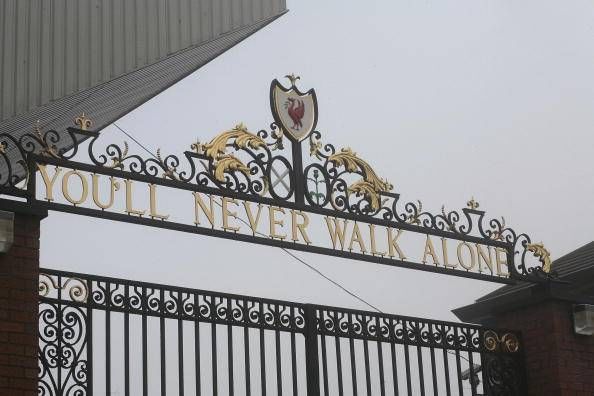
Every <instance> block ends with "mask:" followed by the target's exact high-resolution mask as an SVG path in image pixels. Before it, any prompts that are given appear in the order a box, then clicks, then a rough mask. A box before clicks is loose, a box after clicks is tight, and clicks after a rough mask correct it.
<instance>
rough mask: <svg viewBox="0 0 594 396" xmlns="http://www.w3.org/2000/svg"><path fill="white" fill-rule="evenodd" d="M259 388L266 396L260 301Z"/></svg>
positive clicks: (262, 319) (262, 323) (262, 310)
mask: <svg viewBox="0 0 594 396" xmlns="http://www.w3.org/2000/svg"><path fill="white" fill-rule="evenodd" d="M260 386H261V388H262V389H261V392H262V396H266V345H265V344H264V302H262V301H260Z"/></svg>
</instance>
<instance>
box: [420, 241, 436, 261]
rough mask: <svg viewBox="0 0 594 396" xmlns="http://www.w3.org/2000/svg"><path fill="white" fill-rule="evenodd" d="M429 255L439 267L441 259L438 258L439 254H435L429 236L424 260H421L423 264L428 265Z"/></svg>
mask: <svg viewBox="0 0 594 396" xmlns="http://www.w3.org/2000/svg"><path fill="white" fill-rule="evenodd" d="M427 255H429V256H431V258H432V259H433V264H435V265H439V259H438V258H437V254H435V248H434V247H433V242H432V241H431V238H429V235H427V240H426V241H425V252H424V253H423V260H421V261H422V262H423V264H427Z"/></svg>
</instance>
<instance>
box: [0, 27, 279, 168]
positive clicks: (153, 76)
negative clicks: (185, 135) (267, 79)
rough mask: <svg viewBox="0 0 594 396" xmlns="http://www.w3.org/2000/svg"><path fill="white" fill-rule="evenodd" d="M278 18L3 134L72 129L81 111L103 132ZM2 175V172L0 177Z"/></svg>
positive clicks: (54, 105)
mask: <svg viewBox="0 0 594 396" xmlns="http://www.w3.org/2000/svg"><path fill="white" fill-rule="evenodd" d="M279 16H280V15H279ZM276 18H278V16H274V17H272V18H268V19H265V20H262V21H260V22H259V23H256V24H252V25H250V26H248V27H244V28H241V29H238V30H235V31H233V32H230V33H228V34H225V35H223V36H219V37H218V38H216V39H214V40H210V41H207V42H205V43H203V44H202V45H199V46H193V47H190V48H187V49H184V50H181V51H178V52H176V53H175V54H173V55H171V56H169V57H166V58H164V59H161V60H160V61H158V62H155V63H153V64H150V65H147V66H145V67H143V68H140V69H138V70H135V71H133V72H130V73H127V74H125V75H123V76H120V77H118V78H115V79H113V80H110V81H108V82H106V83H103V84H99V85H97V86H95V87H92V88H90V89H87V90H85V91H82V92H78V93H75V94H73V95H70V96H66V97H64V98H62V99H60V100H56V101H52V102H50V103H47V104H45V105H43V106H40V107H37V108H36V109H34V110H32V111H30V112H27V113H22V114H20V115H19V116H17V117H14V118H12V119H10V120H6V121H4V122H2V123H0V134H1V133H9V134H11V135H13V136H15V137H17V138H18V137H19V136H22V135H23V134H25V133H28V132H31V131H32V127H33V125H34V124H35V122H36V121H37V120H40V122H41V125H42V129H43V130H48V129H55V130H58V131H62V130H64V129H65V128H66V127H68V126H72V125H73V122H72V120H73V119H74V117H76V116H77V115H79V114H80V113H82V112H85V113H86V114H88V115H89V116H90V117H91V118H92V120H93V121H94V123H95V125H94V127H93V129H96V130H100V129H102V128H104V127H105V126H107V125H109V124H110V123H112V122H113V121H114V120H116V119H118V118H120V117H121V116H122V115H124V114H126V113H127V112H129V111H131V110H132V109H134V108H136V107H137V106H139V105H141V104H142V103H144V102H145V101H147V100H149V99H150V98H152V97H153V96H155V95H156V94H158V93H159V92H161V91H163V90H164V89H166V88H167V87H169V86H171V85H172V84H174V83H175V82H177V81H178V80H180V79H181V78H183V77H185V76H187V75H188V74H190V73H192V72H193V71H195V70H197V69H198V68H200V67H201V66H202V65H204V64H205V63H207V62H209V61H210V60H212V59H214V58H215V57H217V56H219V55H220V54H221V53H223V52H224V51H226V50H227V49H229V48H230V47H232V46H233V45H235V44H237V43H238V42H240V41H242V40H243V39H245V38H247V37H249V36H250V35H251V34H253V33H254V32H256V31H257V30H258V29H260V28H262V27H263V26H265V25H267V24H268V23H270V22H272V21H273V20H274V19H276ZM65 143H67V139H66V140H65ZM16 154H17V153H16V152H14V151H13V152H10V151H9V153H8V155H9V157H13V156H16ZM1 175H2V172H0V177H1ZM4 176H5V175H4Z"/></svg>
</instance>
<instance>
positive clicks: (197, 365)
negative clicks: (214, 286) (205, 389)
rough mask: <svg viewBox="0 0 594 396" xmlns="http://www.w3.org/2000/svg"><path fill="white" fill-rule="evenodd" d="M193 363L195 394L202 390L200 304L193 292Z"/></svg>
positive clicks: (198, 394)
mask: <svg viewBox="0 0 594 396" xmlns="http://www.w3.org/2000/svg"><path fill="white" fill-rule="evenodd" d="M194 361H195V362H196V363H195V365H194V369H195V371H196V372H195V376H196V396H200V394H201V392H202V387H201V381H200V380H201V378H200V306H199V305H198V293H194Z"/></svg>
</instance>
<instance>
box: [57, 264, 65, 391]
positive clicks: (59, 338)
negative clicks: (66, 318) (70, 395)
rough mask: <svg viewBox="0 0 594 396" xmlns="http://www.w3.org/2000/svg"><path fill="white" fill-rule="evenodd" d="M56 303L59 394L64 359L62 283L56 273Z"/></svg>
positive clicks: (60, 277) (61, 389)
mask: <svg viewBox="0 0 594 396" xmlns="http://www.w3.org/2000/svg"><path fill="white" fill-rule="evenodd" d="M58 286H59V287H58V303H57V304H56V305H57V309H56V316H57V320H58V333H57V336H56V338H57V340H56V341H57V343H58V350H57V351H56V355H57V356H56V358H57V359H56V361H57V363H56V364H57V369H58V383H57V388H58V391H59V392H60V394H62V393H63V391H64V389H63V388H62V368H63V366H64V361H63V358H62V355H63V352H62V287H64V285H63V284H62V276H60V275H58Z"/></svg>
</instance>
